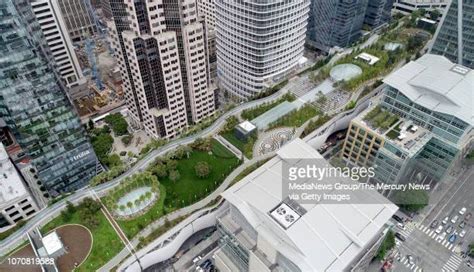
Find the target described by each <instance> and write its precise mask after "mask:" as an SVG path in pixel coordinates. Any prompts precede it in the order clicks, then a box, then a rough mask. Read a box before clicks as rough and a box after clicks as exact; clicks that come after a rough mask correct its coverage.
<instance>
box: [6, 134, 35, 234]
mask: <svg viewBox="0 0 474 272" xmlns="http://www.w3.org/2000/svg"><path fill="white" fill-rule="evenodd" d="M37 211H39V208H38V206H37V205H36V203H35V201H34V199H33V197H32V196H31V194H30V192H29V191H28V188H27V187H26V185H25V184H24V183H23V181H22V178H21V175H20V174H19V173H18V171H17V170H16V168H15V166H14V165H13V163H12V162H11V161H10V158H9V157H8V154H7V151H6V150H5V148H4V146H3V144H2V143H0V232H2V231H3V230H6V229H8V228H9V227H12V226H14V225H15V224H16V223H18V222H19V221H20V220H24V219H27V218H29V217H30V216H32V215H33V214H34V213H35V212H37Z"/></svg>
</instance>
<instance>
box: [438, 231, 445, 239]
mask: <svg viewBox="0 0 474 272" xmlns="http://www.w3.org/2000/svg"><path fill="white" fill-rule="evenodd" d="M444 238H446V232H443V233H441V235H440V236H438V240H440V241H443V240H444Z"/></svg>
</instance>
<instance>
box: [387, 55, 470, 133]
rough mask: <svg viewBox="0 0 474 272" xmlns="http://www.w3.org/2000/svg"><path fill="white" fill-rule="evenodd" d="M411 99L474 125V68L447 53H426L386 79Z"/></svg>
mask: <svg viewBox="0 0 474 272" xmlns="http://www.w3.org/2000/svg"><path fill="white" fill-rule="evenodd" d="M384 82H385V83H386V84H388V85H390V86H392V87H393V88H396V89H397V90H399V91H400V92H402V93H403V94H404V95H406V96H407V97H408V98H409V99H410V100H411V101H413V102H414V103H417V104H419V105H421V106H423V107H425V108H428V109H430V110H432V111H436V112H440V113H444V114H449V115H453V116H456V117H458V118H459V119H461V120H463V121H464V122H466V123H468V124H470V125H471V126H473V125H474V110H473V107H472V105H474V71H473V70H471V69H469V68H467V67H464V66H461V65H458V64H455V63H452V62H451V61H450V60H448V59H447V58H445V57H443V56H438V55H432V54H426V55H423V56H422V57H420V58H419V59H417V60H416V61H412V62H410V63H408V64H406V65H405V66H403V67H402V68H400V69H399V70H397V71H395V72H393V73H392V74H390V75H389V76H387V77H386V78H385V79H384Z"/></svg>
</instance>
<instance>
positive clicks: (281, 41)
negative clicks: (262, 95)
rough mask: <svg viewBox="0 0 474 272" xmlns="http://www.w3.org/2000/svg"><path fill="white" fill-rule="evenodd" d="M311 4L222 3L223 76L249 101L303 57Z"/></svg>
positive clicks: (301, 0)
mask: <svg viewBox="0 0 474 272" xmlns="http://www.w3.org/2000/svg"><path fill="white" fill-rule="evenodd" d="M309 4H310V0H293V1H289V0H275V1H260V0H235V1H226V0H216V1H215V5H216V38H217V77H218V79H219V83H220V85H221V86H222V88H223V89H225V90H227V91H229V92H230V94H232V95H234V96H236V97H238V98H240V99H246V98H249V97H251V96H254V95H256V94H258V93H259V92H261V91H262V90H263V89H265V88H267V87H269V86H271V85H273V84H275V83H276V82H278V81H279V80H281V79H282V77H283V76H284V75H285V74H287V73H288V72H290V71H291V70H292V69H293V68H294V67H295V66H296V65H297V64H298V62H299V60H300V58H301V57H302V56H303V50H304V42H305V33H306V26H307V19H308V12H309Z"/></svg>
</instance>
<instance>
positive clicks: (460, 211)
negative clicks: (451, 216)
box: [459, 207, 467, 215]
mask: <svg viewBox="0 0 474 272" xmlns="http://www.w3.org/2000/svg"><path fill="white" fill-rule="evenodd" d="M466 211H467V209H466V207H462V209H461V210H459V214H460V215H464V214H465V213H466Z"/></svg>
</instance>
